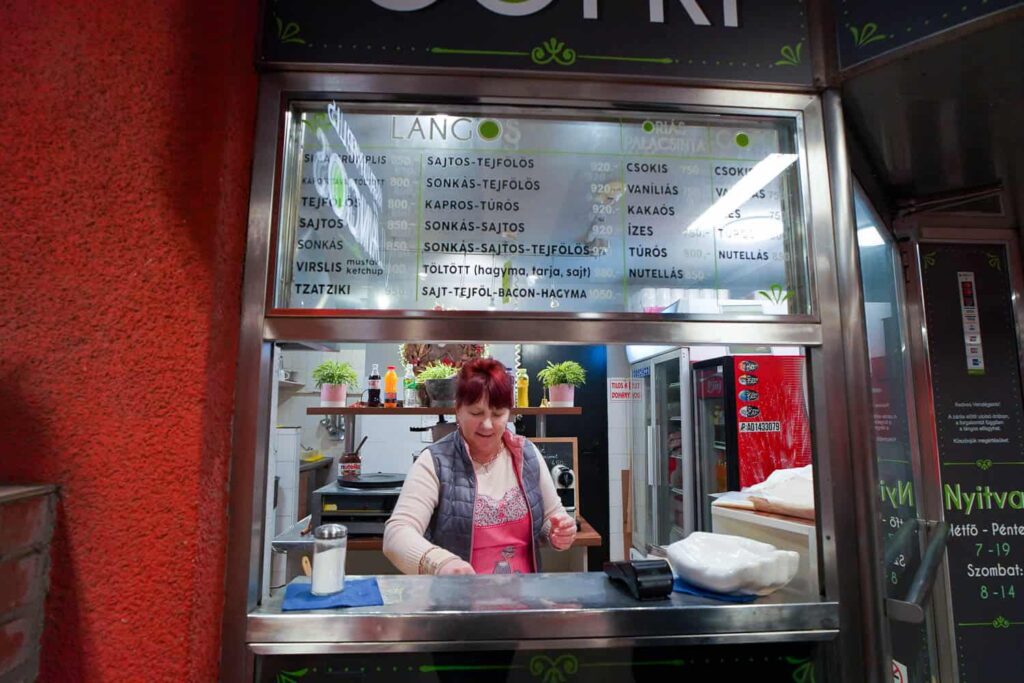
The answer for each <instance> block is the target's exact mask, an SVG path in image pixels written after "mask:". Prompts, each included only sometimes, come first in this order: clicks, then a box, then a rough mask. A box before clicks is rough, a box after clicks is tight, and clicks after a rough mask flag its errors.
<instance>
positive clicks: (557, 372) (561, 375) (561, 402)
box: [537, 360, 587, 408]
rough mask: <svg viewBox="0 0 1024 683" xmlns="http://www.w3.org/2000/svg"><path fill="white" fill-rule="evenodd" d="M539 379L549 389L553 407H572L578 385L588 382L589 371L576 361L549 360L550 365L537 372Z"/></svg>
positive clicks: (549, 400)
mask: <svg viewBox="0 0 1024 683" xmlns="http://www.w3.org/2000/svg"><path fill="white" fill-rule="evenodd" d="M537 379H539V380H540V381H541V383H542V384H543V385H544V386H545V387H546V388H547V390H548V397H549V398H548V405H550V406H551V407H552V408H571V407H572V405H573V401H574V400H575V398H576V387H578V386H581V385H583V384H586V382H587V373H586V371H585V370H584V369H583V366H582V365H580V364H579V363H577V362H576V361H572V360H567V361H565V362H562V363H552V362H551V361H548V366H547V367H546V368H544V369H543V370H541V371H540V372H538V373H537Z"/></svg>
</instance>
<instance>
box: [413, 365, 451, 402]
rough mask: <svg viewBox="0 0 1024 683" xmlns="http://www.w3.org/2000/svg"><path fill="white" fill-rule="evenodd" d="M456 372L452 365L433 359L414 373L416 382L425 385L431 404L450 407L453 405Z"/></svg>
mask: <svg viewBox="0 0 1024 683" xmlns="http://www.w3.org/2000/svg"><path fill="white" fill-rule="evenodd" d="M458 372H459V370H458V368H456V367H455V366H454V365H449V364H448V363H443V362H441V361H434V362H433V363H431V364H430V365H428V366H427V367H425V368H423V369H422V370H421V371H420V374H418V375H416V383H417V384H419V385H421V386H424V387H426V390H427V396H428V397H429V399H430V400H429V403H430V405H431V406H434V407H436V408H450V407H452V406H454V405H455V375H456V374H458Z"/></svg>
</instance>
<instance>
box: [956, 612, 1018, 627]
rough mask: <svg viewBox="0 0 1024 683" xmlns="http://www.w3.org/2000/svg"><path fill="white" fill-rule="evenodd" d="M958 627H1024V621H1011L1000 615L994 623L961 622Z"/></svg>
mask: <svg viewBox="0 0 1024 683" xmlns="http://www.w3.org/2000/svg"><path fill="white" fill-rule="evenodd" d="M957 626H986V627H990V628H995V629H1000V628H1010V627H1011V626H1024V621H1010V620H1009V619H1007V618H1006V617H1004V616H1003V615H999V616H998V617H996V618H995V619H993V620H992V621H967V622H960V623H959V624H957Z"/></svg>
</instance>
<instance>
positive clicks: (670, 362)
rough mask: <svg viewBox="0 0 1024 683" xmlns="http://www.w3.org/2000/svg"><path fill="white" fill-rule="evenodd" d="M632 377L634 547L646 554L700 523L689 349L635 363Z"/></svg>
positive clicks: (631, 368)
mask: <svg viewBox="0 0 1024 683" xmlns="http://www.w3.org/2000/svg"><path fill="white" fill-rule="evenodd" d="M630 377H631V379H632V384H633V386H632V389H633V395H634V399H633V401H632V407H633V412H632V419H631V423H630V424H631V431H632V439H631V451H632V452H631V469H632V495H633V501H632V503H633V515H632V516H633V529H632V532H633V547H634V549H635V550H636V551H637V552H639V553H643V554H646V552H647V550H648V548H649V547H651V546H656V545H667V544H669V543H672V542H674V541H677V540H679V539H681V538H684V537H685V536H686V535H687V534H689V533H690V532H691V531H693V530H694V528H695V523H694V522H695V520H694V518H693V514H692V510H693V495H694V484H695V482H694V476H693V473H694V465H693V446H692V430H691V425H690V421H691V414H692V412H691V407H690V393H689V389H688V387H689V385H690V355H689V351H688V349H675V350H673V351H670V352H668V353H663V354H661V355H658V356H655V357H653V358H650V359H647V360H644V361H640V362H637V363H634V364H633V365H631V367H630Z"/></svg>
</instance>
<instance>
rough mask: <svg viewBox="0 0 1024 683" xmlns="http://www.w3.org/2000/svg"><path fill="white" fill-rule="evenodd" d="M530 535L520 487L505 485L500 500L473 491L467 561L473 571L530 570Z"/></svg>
mask: <svg viewBox="0 0 1024 683" xmlns="http://www.w3.org/2000/svg"><path fill="white" fill-rule="evenodd" d="M531 535H532V532H531V524H530V513H529V508H528V507H527V505H526V498H525V497H524V496H523V491H522V489H520V488H519V487H518V486H515V487H513V488H511V489H509V490H508V491H506V492H505V495H504V496H502V498H501V500H495V499H493V498H491V497H490V496H484V495H480V494H477V497H476V505H475V506H474V510H473V554H472V556H471V561H470V564H472V565H473V569H474V570H475V571H476V573H477V574H529V573H533V571H534V568H533V548H532V547H531V545H530V544H531V541H532V539H531Z"/></svg>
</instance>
